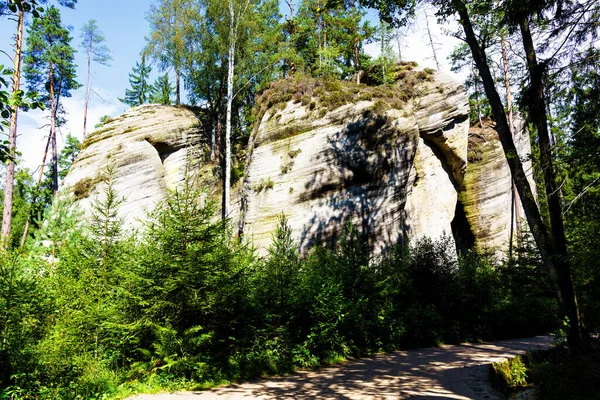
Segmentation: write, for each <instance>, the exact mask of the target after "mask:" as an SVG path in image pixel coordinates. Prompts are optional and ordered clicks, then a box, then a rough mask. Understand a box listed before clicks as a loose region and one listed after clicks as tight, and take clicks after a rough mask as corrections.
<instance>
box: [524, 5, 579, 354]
mask: <svg viewBox="0 0 600 400" xmlns="http://www.w3.org/2000/svg"><path fill="white" fill-rule="evenodd" d="M519 28H520V30H521V37H522V38H523V47H524V49H525V57H526V59H527V70H528V72H529V79H530V82H529V83H530V87H529V88H528V97H529V102H528V107H529V114H530V115H529V118H530V119H531V121H532V122H533V124H534V125H535V128H536V130H537V133H538V140H539V146H540V162H541V166H542V169H543V174H544V184H545V189H546V197H547V198H548V212H549V214H550V226H551V232H552V244H553V246H554V249H555V251H556V264H557V266H558V277H559V281H558V284H559V286H560V287H561V292H562V295H563V298H562V300H563V302H564V305H563V306H564V307H565V308H566V311H567V312H566V314H567V317H568V318H569V322H570V332H569V342H570V343H571V344H572V345H573V346H575V347H578V348H581V347H583V346H584V341H585V340H584V336H585V333H584V331H585V329H584V326H583V321H582V320H581V316H580V314H579V307H578V305H577V298H576V296H575V291H574V289H573V283H572V280H571V266H570V264H569V258H568V254H567V238H566V235H565V228H564V223H563V218H562V205H561V204H560V191H559V188H558V185H557V182H556V175H555V173H554V165H553V162H552V148H551V142H550V134H549V131H548V116H547V114H546V96H545V94H544V82H543V79H544V69H545V66H544V65H540V64H539V63H538V61H537V56H536V51H535V46H534V44H533V38H532V36H531V31H530V29H529V20H528V19H527V18H526V17H524V18H523V19H522V20H521V21H519Z"/></svg>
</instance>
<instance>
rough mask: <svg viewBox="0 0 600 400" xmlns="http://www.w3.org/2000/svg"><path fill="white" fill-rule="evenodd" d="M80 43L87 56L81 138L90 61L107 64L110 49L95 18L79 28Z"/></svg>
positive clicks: (84, 123)
mask: <svg viewBox="0 0 600 400" xmlns="http://www.w3.org/2000/svg"><path fill="white" fill-rule="evenodd" d="M80 37H81V44H80V45H79V46H80V47H81V48H82V49H83V50H84V51H85V53H86V56H87V76H86V80H85V103H84V105H83V140H85V137H86V135H87V131H86V128H87V111H88V104H89V101H90V90H91V87H90V75H91V73H92V61H93V62H96V63H98V64H100V65H104V66H109V64H108V62H109V61H110V60H112V57H111V55H110V50H109V49H108V47H106V45H104V42H105V40H106V39H105V38H104V34H103V33H102V31H101V30H100V28H98V25H97V23H96V20H95V19H91V20H89V21H88V22H87V23H86V24H85V25H83V27H82V28H81V34H80Z"/></svg>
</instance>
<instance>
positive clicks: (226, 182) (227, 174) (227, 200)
mask: <svg viewBox="0 0 600 400" xmlns="http://www.w3.org/2000/svg"><path fill="white" fill-rule="evenodd" d="M229 16H230V18H231V20H230V22H229V55H228V57H227V110H226V115H225V160H224V162H223V169H224V171H223V178H224V179H223V210H222V217H223V219H226V218H228V217H229V214H230V213H231V193H230V186H231V113H232V107H233V74H234V68H235V42H236V29H235V8H234V4H233V0H229Z"/></svg>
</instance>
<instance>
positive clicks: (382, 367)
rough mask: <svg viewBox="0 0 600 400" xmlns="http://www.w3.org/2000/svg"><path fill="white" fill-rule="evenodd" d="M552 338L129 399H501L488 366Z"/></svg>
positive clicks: (432, 351)
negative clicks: (490, 378) (211, 388)
mask: <svg viewBox="0 0 600 400" xmlns="http://www.w3.org/2000/svg"><path fill="white" fill-rule="evenodd" d="M551 345H552V337H550V336H536V337H533V338H527V339H515V340H506V341H501V342H494V343H477V344H469V343H467V344H462V345H459V346H442V347H438V348H428V349H417V350H410V351H397V352H393V353H386V354H381V355H377V356H374V357H370V358H364V359H360V360H357V361H352V362H348V363H345V364H343V365H341V366H338V367H332V368H323V369H320V370H318V371H300V372H298V373H296V374H294V375H291V376H285V377H274V378H268V379H260V380H256V381H253V382H248V383H242V384H236V385H229V386H224V387H220V388H217V389H213V390H207V391H200V392H187V393H173V394H154V395H138V396H137V397H133V398H131V399H130V400H134V399H135V400H208V399H217V400H219V399H220V400H224V399H229V400H234V399H248V400H249V399H255V400H258V399H260V400H267V399H299V400H304V399H344V400H346V399H377V400H379V399H407V398H411V399H501V398H502V396H501V395H500V394H499V393H497V392H496V391H494V390H493V389H492V388H491V387H490V385H489V382H488V372H489V367H488V365H489V364H490V363H492V362H495V361H500V360H502V359H505V358H507V357H510V356H514V355H516V354H523V353H524V352H525V351H526V350H529V349H538V348H540V349H544V348H548V347H550V346H551Z"/></svg>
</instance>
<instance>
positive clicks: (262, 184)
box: [252, 177, 275, 193]
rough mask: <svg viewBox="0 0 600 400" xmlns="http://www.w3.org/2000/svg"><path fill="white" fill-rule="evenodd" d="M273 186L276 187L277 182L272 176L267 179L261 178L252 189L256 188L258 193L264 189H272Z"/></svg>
mask: <svg viewBox="0 0 600 400" xmlns="http://www.w3.org/2000/svg"><path fill="white" fill-rule="evenodd" d="M273 187H275V182H273V180H272V179H271V177H268V178H267V179H261V180H260V181H258V182H257V183H256V184H255V185H254V186H253V187H252V190H254V191H255V192H256V193H260V192H262V191H263V190H264V191H267V190H271V189H273Z"/></svg>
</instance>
